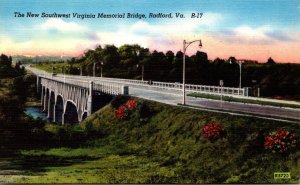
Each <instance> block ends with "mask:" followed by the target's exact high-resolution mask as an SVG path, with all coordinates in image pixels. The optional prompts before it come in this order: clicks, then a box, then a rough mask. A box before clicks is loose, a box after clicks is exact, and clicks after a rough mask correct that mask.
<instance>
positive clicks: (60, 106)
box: [54, 94, 64, 123]
mask: <svg viewBox="0 0 300 185" xmlns="http://www.w3.org/2000/svg"><path fill="white" fill-rule="evenodd" d="M54 110H55V111H54V115H55V118H54V122H57V123H62V117H63V113H64V99H63V96H62V95H61V94H58V95H57V96H56V102H55V107H54Z"/></svg>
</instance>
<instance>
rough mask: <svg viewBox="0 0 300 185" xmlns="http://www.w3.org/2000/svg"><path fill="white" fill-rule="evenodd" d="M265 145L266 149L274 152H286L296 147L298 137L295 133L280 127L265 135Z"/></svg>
mask: <svg viewBox="0 0 300 185" xmlns="http://www.w3.org/2000/svg"><path fill="white" fill-rule="evenodd" d="M264 146H265V149H268V150H272V152H279V153H285V152H287V151H288V150H290V149H291V148H294V147H296V137H295V134H291V133H290V132H289V131H286V130H284V129H282V128H280V129H278V130H277V131H276V132H272V133H270V134H268V135H267V136H266V137H265V143H264Z"/></svg>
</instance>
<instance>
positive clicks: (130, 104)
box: [125, 100, 137, 110]
mask: <svg viewBox="0 0 300 185" xmlns="http://www.w3.org/2000/svg"><path fill="white" fill-rule="evenodd" d="M125 105H126V107H127V108H128V109H129V110H134V109H136V107H137V102H136V101H135V100H128V101H127V102H126V104H125Z"/></svg>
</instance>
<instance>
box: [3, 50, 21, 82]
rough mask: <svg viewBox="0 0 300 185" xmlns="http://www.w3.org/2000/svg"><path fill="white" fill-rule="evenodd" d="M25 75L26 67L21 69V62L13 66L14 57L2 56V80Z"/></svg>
mask: <svg viewBox="0 0 300 185" xmlns="http://www.w3.org/2000/svg"><path fill="white" fill-rule="evenodd" d="M23 74H25V69H24V67H21V62H17V63H16V64H15V65H14V66H12V57H11V56H7V55H4V54H1V56H0V79H1V78H9V77H15V76H20V75H23Z"/></svg>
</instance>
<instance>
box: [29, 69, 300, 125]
mask: <svg viewBox="0 0 300 185" xmlns="http://www.w3.org/2000/svg"><path fill="white" fill-rule="evenodd" d="M27 69H28V70H30V71H32V72H33V73H35V74H45V72H42V71H40V70H37V69H33V68H29V67H27ZM63 78H64V79H72V80H79V79H80V81H83V82H88V81H90V80H93V81H94V82H95V83H97V82H98V83H101V82H102V81H103V82H110V83H120V82H118V80H113V79H106V78H100V77H86V76H85V77H82V76H76V75H67V76H63V75H56V76H53V79H54V80H55V79H58V80H61V79H63ZM122 83H124V85H125V84H126V85H127V86H129V94H130V95H131V96H135V97H139V98H143V99H148V100H153V101H157V102H162V103H166V104H170V105H178V104H180V103H181V101H182V92H181V91H180V90H176V89H165V88H157V87H152V86H151V85H137V84H132V83H126V82H122ZM186 104H187V105H188V106H191V107H198V108H200V109H205V110H208V111H216V112H224V113H231V114H232V113H237V114H238V115H247V116H249V115H250V116H255V117H261V118H271V119H273V118H274V119H280V120H294V121H296V122H300V109H296V108H286V107H275V106H267V105H258V104H247V103H237V102H226V101H220V100H209V99H203V98H195V97H190V96H187V97H186Z"/></svg>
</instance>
